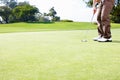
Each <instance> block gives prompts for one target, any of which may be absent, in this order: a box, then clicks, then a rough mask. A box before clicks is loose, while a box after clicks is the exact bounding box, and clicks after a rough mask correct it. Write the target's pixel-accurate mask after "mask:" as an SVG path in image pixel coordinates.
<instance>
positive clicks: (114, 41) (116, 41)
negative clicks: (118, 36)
mask: <svg viewBox="0 0 120 80" xmlns="http://www.w3.org/2000/svg"><path fill="white" fill-rule="evenodd" d="M112 43H120V41H118V40H113V41H112Z"/></svg>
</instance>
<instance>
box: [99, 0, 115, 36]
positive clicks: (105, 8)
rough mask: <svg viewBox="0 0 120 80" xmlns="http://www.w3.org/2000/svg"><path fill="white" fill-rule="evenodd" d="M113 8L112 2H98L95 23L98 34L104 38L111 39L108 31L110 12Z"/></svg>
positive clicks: (108, 0) (109, 0) (111, 0)
mask: <svg viewBox="0 0 120 80" xmlns="http://www.w3.org/2000/svg"><path fill="white" fill-rule="evenodd" d="M113 6H114V0H104V2H100V7H99V8H98V15H97V22H98V34H99V35H100V36H101V37H104V38H111V31H110V27H111V25H110V18H109V15H110V12H111V10H112V8H113Z"/></svg>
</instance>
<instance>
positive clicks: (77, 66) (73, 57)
mask: <svg viewBox="0 0 120 80" xmlns="http://www.w3.org/2000/svg"><path fill="white" fill-rule="evenodd" d="M119 32H120V29H112V34H113V42H107V43H99V42H95V41H92V38H93V37H96V36H97V35H96V34H97V32H96V30H89V31H88V35H87V36H86V39H87V40H88V41H87V42H81V40H82V39H84V38H85V35H86V30H69V31H44V32H19V33H3V34H0V80H120V68H119V67H120V34H119Z"/></svg>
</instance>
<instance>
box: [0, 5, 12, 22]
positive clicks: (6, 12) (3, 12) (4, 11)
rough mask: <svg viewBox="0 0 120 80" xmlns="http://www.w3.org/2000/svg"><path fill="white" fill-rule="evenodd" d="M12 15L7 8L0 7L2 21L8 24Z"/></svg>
mask: <svg viewBox="0 0 120 80" xmlns="http://www.w3.org/2000/svg"><path fill="white" fill-rule="evenodd" d="M11 14H12V10H11V9H10V8H9V7H7V6H0V16H1V17H2V18H3V20H4V21H5V22H6V23H8V22H9V16H10V15H11Z"/></svg>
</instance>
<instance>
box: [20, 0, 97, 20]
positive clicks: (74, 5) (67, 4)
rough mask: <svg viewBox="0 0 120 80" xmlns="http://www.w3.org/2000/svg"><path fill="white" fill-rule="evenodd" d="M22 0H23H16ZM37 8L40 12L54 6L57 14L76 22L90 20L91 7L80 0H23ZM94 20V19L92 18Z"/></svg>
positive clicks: (47, 10)
mask: <svg viewBox="0 0 120 80" xmlns="http://www.w3.org/2000/svg"><path fill="white" fill-rule="evenodd" d="M18 1H24V0H18ZM25 1H29V3H30V4H31V5H34V6H36V7H37V8H39V10H40V12H41V13H44V12H46V13H48V12H49V9H50V8H52V7H54V9H55V10H56V12H57V16H60V18H61V19H69V20H73V21H77V22H90V21H91V17H92V9H91V8H88V7H87V6H86V4H85V3H84V2H83V1H82V0H25ZM94 20H95V19H94Z"/></svg>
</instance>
